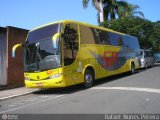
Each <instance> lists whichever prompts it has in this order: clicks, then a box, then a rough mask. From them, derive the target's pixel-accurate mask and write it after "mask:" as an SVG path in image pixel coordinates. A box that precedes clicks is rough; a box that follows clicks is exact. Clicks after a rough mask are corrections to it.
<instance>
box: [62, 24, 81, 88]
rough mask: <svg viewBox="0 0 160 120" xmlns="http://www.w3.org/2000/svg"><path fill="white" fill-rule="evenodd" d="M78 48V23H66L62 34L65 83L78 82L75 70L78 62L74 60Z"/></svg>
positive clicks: (77, 74) (72, 83)
mask: <svg viewBox="0 0 160 120" xmlns="http://www.w3.org/2000/svg"><path fill="white" fill-rule="evenodd" d="M78 50H79V34H78V25H76V24H66V25H65V28H64V35H63V56H64V57H63V61H64V62H63V63H64V76H65V79H66V82H67V85H74V84H77V83H80V81H79V80H80V79H79V74H80V73H78V72H77V68H78V62H77V61H76V58H77V54H78Z"/></svg>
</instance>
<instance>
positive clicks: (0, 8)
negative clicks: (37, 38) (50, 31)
mask: <svg viewBox="0 0 160 120" xmlns="http://www.w3.org/2000/svg"><path fill="white" fill-rule="evenodd" d="M126 1H127V2H128V3H131V4H136V5H139V6H140V9H139V11H142V12H143V13H144V15H145V19H148V20H150V21H152V22H156V21H158V20H160V13H159V12H160V8H159V7H160V0H126ZM63 19H67V20H76V21H81V22H86V23H89V24H94V25H98V23H97V11H96V10H95V8H94V7H93V5H92V0H90V3H89V5H88V8H87V9H84V8H83V6H82V0H1V2H0V26H1V27H6V26H14V27H19V28H24V29H29V30H31V29H33V28H35V27H37V26H40V25H44V24H47V23H49V22H54V21H57V20H63Z"/></svg>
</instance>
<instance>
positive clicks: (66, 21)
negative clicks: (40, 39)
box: [30, 20, 126, 35]
mask: <svg viewBox="0 0 160 120" xmlns="http://www.w3.org/2000/svg"><path fill="white" fill-rule="evenodd" d="M56 23H76V24H79V25H84V26H88V27H92V28H97V29H101V30H105V31H109V32H114V33H117V34H121V35H126V34H124V33H120V32H117V31H114V30H111V29H108V28H104V27H100V26H96V25H91V24H88V23H84V22H78V21H74V20H60V21H55V22H51V23H48V24H45V25H42V26H39V27H36V28H34V29H32V30H31V31H34V30H36V29H39V28H42V27H45V26H49V25H52V24H56ZM31 31H30V32H31Z"/></svg>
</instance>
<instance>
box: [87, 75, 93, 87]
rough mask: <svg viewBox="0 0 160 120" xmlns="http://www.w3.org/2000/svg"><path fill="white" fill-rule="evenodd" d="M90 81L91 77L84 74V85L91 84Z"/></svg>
mask: <svg viewBox="0 0 160 120" xmlns="http://www.w3.org/2000/svg"><path fill="white" fill-rule="evenodd" d="M92 81H93V79H92V75H90V74H86V76H85V82H86V84H87V85H88V84H91V83H92Z"/></svg>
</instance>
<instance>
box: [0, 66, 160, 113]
mask: <svg viewBox="0 0 160 120" xmlns="http://www.w3.org/2000/svg"><path fill="white" fill-rule="evenodd" d="M0 105H1V106H0V114H2V113H12V114H16V113H21V114H30V113H32V114H42V113H45V114H56V113H61V114H63V113H64V114H66V113H69V114H70V113H74V114H83V113H84V114H105V113H160V66H158V65H157V66H155V67H153V68H150V69H148V70H139V71H138V73H136V74H134V75H127V74H123V75H118V76H114V77H108V78H104V79H101V80H99V81H96V82H95V84H94V86H93V87H92V88H90V89H85V90H84V89H83V88H82V87H80V86H73V87H70V88H65V89H49V90H43V91H39V92H35V93H33V94H29V95H26V96H21V97H17V98H12V99H8V100H5V101H1V102H0Z"/></svg>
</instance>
